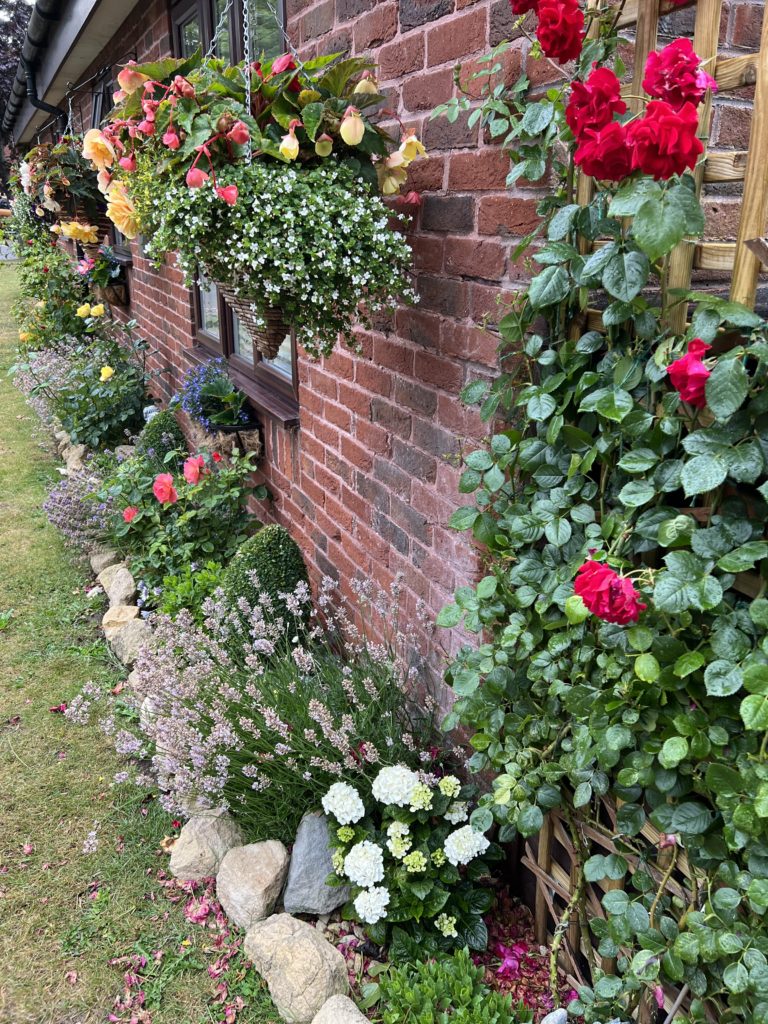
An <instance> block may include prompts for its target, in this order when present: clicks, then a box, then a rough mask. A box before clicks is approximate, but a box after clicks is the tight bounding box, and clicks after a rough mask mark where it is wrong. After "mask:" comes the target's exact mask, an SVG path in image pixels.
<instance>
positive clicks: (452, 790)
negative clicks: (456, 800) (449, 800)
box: [437, 775, 461, 796]
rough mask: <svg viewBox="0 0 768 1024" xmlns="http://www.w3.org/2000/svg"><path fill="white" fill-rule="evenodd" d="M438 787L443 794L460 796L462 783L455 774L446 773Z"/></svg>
mask: <svg viewBox="0 0 768 1024" xmlns="http://www.w3.org/2000/svg"><path fill="white" fill-rule="evenodd" d="M437 788H438V789H439V790H440V792H441V793H442V794H443V796H458V795H459V793H460V792H461V783H460V782H459V780H458V779H457V778H456V776H455V775H446V776H445V777H444V778H442V779H440V781H439V782H438V784H437Z"/></svg>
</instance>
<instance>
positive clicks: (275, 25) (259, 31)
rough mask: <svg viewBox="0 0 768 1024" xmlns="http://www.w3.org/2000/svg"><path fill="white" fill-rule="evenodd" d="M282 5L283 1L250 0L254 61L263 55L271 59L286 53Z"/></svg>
mask: <svg viewBox="0 0 768 1024" xmlns="http://www.w3.org/2000/svg"><path fill="white" fill-rule="evenodd" d="M280 4H281V0H248V22H249V25H250V29H251V47H252V48H253V59H254V60H258V58H259V56H260V54H262V53H263V54H264V56H265V57H268V58H270V57H279V56H280V54H281V53H283V52H284V51H285V40H284V39H283V29H282V22H281V19H280V13H281V8H280Z"/></svg>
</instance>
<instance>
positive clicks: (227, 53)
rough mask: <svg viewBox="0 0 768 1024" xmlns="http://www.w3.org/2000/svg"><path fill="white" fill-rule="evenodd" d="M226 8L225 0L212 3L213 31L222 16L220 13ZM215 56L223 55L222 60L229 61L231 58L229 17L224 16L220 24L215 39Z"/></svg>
mask: <svg viewBox="0 0 768 1024" xmlns="http://www.w3.org/2000/svg"><path fill="white" fill-rule="evenodd" d="M226 9H227V0H216V2H215V3H214V5H213V31H214V32H215V31H216V28H217V26H218V25H219V22H220V20H221V18H222V15H223V14H224V12H225V11H226ZM216 56H217V57H223V58H224V60H228V61H230V62H231V60H232V39H231V37H230V34H229V18H224V23H223V25H222V26H221V31H220V32H219V37H218V39H217V41H216Z"/></svg>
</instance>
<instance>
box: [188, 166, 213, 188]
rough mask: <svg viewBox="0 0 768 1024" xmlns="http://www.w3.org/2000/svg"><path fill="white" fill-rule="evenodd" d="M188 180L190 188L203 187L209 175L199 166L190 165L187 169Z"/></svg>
mask: <svg viewBox="0 0 768 1024" xmlns="http://www.w3.org/2000/svg"><path fill="white" fill-rule="evenodd" d="M186 181H187V185H189V187H190V188H202V186H203V185H204V184H205V183H206V181H208V175H207V174H206V173H205V171H201V170H200V168H199V167H190V169H189V170H188V171H187V178H186Z"/></svg>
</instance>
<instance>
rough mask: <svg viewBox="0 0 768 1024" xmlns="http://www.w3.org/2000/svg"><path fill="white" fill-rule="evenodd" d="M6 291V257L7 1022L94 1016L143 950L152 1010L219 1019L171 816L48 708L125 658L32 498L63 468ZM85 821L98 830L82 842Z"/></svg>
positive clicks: (0, 667)
mask: <svg viewBox="0 0 768 1024" xmlns="http://www.w3.org/2000/svg"><path fill="white" fill-rule="evenodd" d="M15 295H16V281H15V271H14V269H13V267H12V266H9V265H2V264H0V964H2V968H3V969H2V972H1V973H0V1022H2V1024H96V1022H98V1024H102V1022H104V1021H106V1019H107V1015H108V1014H109V1013H110V1012H111V1011H112V1007H113V1003H114V1000H115V997H116V996H118V995H120V994H121V992H122V972H123V971H124V970H125V967H124V966H110V964H109V961H110V960H111V959H113V958H117V957H121V956H125V955H129V954H132V953H136V952H144V953H147V954H149V956H150V961H151V964H152V966H151V967H150V969H149V970H148V972H147V976H146V984H145V985H144V988H145V991H146V992H147V995H148V1009H149V1010H150V1012H151V1020H152V1024H203V1022H205V1024H212V1022H216V1021H221V1020H223V1012H222V1008H221V1006H220V1005H219V1004H215V1003H214V1002H213V997H214V986H215V984H216V982H215V981H212V980H211V979H210V978H209V977H208V973H207V971H206V969H205V968H206V965H207V964H209V963H212V962H213V960H214V959H215V957H216V954H215V953H211V952H209V951H208V950H207V948H206V947H207V945H209V944H210V942H209V936H210V933H206V930H205V929H204V928H201V927H197V926H195V925H190V924H188V923H187V922H186V920H185V918H184V916H183V914H182V910H181V906H180V905H178V904H172V903H170V902H168V901H167V900H166V899H165V898H164V896H163V889H162V887H161V886H160V885H159V884H158V882H157V880H156V878H155V872H156V871H157V870H158V869H162V868H166V867H167V861H166V857H165V855H164V854H163V853H162V851H161V850H160V847H159V842H160V839H161V838H162V837H163V835H164V834H166V833H167V832H169V831H170V828H171V824H170V820H169V818H168V816H167V815H166V814H164V813H163V812H162V811H161V809H160V808H159V807H158V806H157V805H156V804H155V803H154V801H153V800H151V798H149V796H148V794H146V793H142V792H140V791H138V790H136V789H134V788H131V789H128V788H126V787H115V786H113V785H112V779H113V776H114V774H115V772H116V771H119V770H120V769H121V768H122V767H123V765H122V764H121V762H120V760H119V759H118V758H117V756H116V755H115V754H114V752H113V751H112V750H111V749H110V747H109V745H108V741H107V740H106V739H105V738H104V737H103V736H102V735H101V733H100V732H99V730H98V728H97V727H96V725H92V726H73V725H70V724H68V723H67V722H66V721H65V720H64V718H63V716H62V715H60V714H55V713H51V712H50V711H49V708H50V707H52V706H55V705H58V704H60V703H61V702H62V701H70V700H71V699H72V698H73V697H74V696H75V695H76V694H77V693H78V691H79V689H80V686H81V685H82V684H83V683H84V682H85V681H86V680H89V679H96V680H99V681H101V682H103V683H104V685H105V686H110V685H114V684H115V683H116V682H118V681H119V680H120V679H121V678H122V677H123V676H124V675H125V672H124V671H123V670H122V669H121V668H120V666H118V665H116V664H115V663H114V662H113V661H112V660H111V659H110V657H109V653H108V651H107V649H106V647H105V645H104V643H103V642H102V640H101V638H100V635H99V632H98V629H97V623H98V619H99V616H100V614H101V609H99V608H94V607H93V606H92V605H91V603H90V602H89V601H88V599H87V598H86V596H85V593H84V586H85V584H86V583H87V581H88V579H89V577H88V572H87V566H85V565H84V564H83V563H81V562H78V560H77V559H76V557H74V556H73V554H72V552H71V551H69V550H68V549H66V548H65V547H64V546H63V544H62V542H61V539H60V537H59V535H58V533H57V532H56V531H55V530H54V529H53V528H52V527H50V526H49V525H48V523H47V521H46V519H45V516H44V515H43V513H42V511H41V503H42V501H43V499H44V497H45V493H46V490H47V488H48V487H49V486H50V485H51V484H52V483H53V482H54V481H55V480H56V479H58V473H57V471H56V462H55V459H54V456H53V454H52V452H51V448H50V444H49V442H48V438H47V434H46V432H45V431H44V430H43V429H42V428H41V427H40V425H39V423H38V421H37V420H36V417H35V416H34V414H33V413H32V412H31V411H30V410H29V409H28V408H27V406H26V405H25V403H24V400H23V398H22V396H21V395H20V394H19V393H18V392H17V391H16V389H15V388H14V386H13V384H12V382H11V380H10V378H9V377H8V375H7V369H8V367H9V366H10V365H11V364H12V362H13V359H14V344H15V340H16V337H17V331H16V327H15V325H14V324H13V322H12V320H11V316H10V306H11V303H12V302H13V300H14V298H15ZM94 823H98V825H97V828H98V835H99V845H98V848H97V850H96V852H95V853H92V854H90V855H84V854H83V852H82V847H83V843H84V841H85V839H86V836H87V835H88V833H89V832H90V831H91V829H92V828H94ZM157 950H162V955H161V957H160V958H159V959H158V960H157V961H155V960H154V959H153V958H152V953H154V952H155V951H157ZM193 964H194V965H196V966H191V965H193ZM219 980H226V981H228V983H229V998H230V999H231V1000H234V999H235V997H237V996H241V997H242V998H243V999H244V1000H245V1002H246V1004H247V1005H246V1008H245V1009H243V1010H242V1011H241V1012H240V1013H239V1014H238V1015H237V1021H238V1022H239V1024H268V1022H275V1021H277V1020H278V1019H279V1018H278V1017H277V1015H276V1013H275V1011H274V1009H273V1008H272V1007H271V1003H270V1001H269V999H268V997H267V996H266V994H265V993H264V991H263V989H262V988H261V986H260V984H259V983H258V981H257V980H256V977H255V975H254V973H253V971H252V970H247V969H245V968H244V967H243V966H242V964H240V965H239V966H235V967H233V968H232V969H231V970H230V971H229V972H228V974H226V975H225V976H224V977H223V978H222V979H219ZM129 1017H130V1013H125V1014H123V1016H122V1017H121V1020H124V1021H126V1022H127V1021H128V1019H129Z"/></svg>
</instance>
